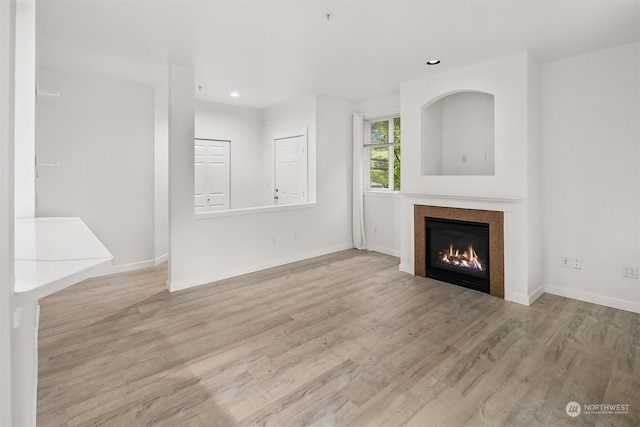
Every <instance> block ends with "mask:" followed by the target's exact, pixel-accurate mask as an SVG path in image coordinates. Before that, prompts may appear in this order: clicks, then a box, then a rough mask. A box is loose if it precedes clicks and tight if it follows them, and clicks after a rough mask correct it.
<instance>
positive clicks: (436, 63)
mask: <svg viewBox="0 0 640 427" xmlns="http://www.w3.org/2000/svg"><path fill="white" fill-rule="evenodd" d="M439 63H440V60H439V59H430V60H428V61H427V65H438V64H439Z"/></svg>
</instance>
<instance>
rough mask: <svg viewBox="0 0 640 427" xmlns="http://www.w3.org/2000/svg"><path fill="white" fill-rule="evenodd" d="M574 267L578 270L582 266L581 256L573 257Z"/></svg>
mask: <svg viewBox="0 0 640 427" xmlns="http://www.w3.org/2000/svg"><path fill="white" fill-rule="evenodd" d="M573 268H575V269H576V270H580V269H581V268H582V259H581V258H574V259H573Z"/></svg>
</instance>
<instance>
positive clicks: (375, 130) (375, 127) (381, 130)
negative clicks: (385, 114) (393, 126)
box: [369, 120, 389, 144]
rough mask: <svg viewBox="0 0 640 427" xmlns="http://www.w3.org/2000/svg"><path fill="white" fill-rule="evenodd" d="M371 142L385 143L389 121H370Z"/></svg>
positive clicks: (387, 137) (387, 136)
mask: <svg viewBox="0 0 640 427" xmlns="http://www.w3.org/2000/svg"><path fill="white" fill-rule="evenodd" d="M369 140H370V143H371V144H387V143H388V142H389V121H388V120H384V121H381V122H371V134H370V135H369Z"/></svg>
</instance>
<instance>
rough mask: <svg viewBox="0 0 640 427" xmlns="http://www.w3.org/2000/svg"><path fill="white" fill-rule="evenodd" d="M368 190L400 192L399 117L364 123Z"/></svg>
mask: <svg viewBox="0 0 640 427" xmlns="http://www.w3.org/2000/svg"><path fill="white" fill-rule="evenodd" d="M364 146H365V148H364V149H365V155H364V160H365V173H366V174H367V175H368V177H369V178H368V179H367V181H366V182H368V183H369V185H368V187H369V189H382V190H393V191H400V117H390V118H387V119H383V120H369V121H365V141H364Z"/></svg>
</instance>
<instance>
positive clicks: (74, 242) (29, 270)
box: [15, 217, 113, 299]
mask: <svg viewBox="0 0 640 427" xmlns="http://www.w3.org/2000/svg"><path fill="white" fill-rule="evenodd" d="M112 259H113V255H111V253H110V252H109V251H108V250H107V248H105V247H104V245H103V244H102V242H100V240H98V238H97V237H96V236H95V235H94V234H93V233H92V232H91V230H90V229H89V227H87V226H86V225H85V223H84V222H82V220H81V219H80V218H62V217H56V218H29V219H16V220H15V276H16V282H15V292H16V294H19V295H22V296H24V297H28V298H29V299H39V298H42V297H44V296H46V295H49V294H52V293H54V292H56V291H59V290H60V289H63V288H66V287H67V286H70V285H73V284H75V283H78V282H81V281H82V280H84V279H87V278H89V277H91V276H92V270H93V269H95V268H97V267H99V266H102V265H104V264H106V263H108V262H110V261H111V260H112Z"/></svg>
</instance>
